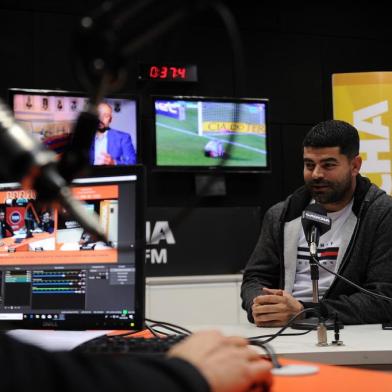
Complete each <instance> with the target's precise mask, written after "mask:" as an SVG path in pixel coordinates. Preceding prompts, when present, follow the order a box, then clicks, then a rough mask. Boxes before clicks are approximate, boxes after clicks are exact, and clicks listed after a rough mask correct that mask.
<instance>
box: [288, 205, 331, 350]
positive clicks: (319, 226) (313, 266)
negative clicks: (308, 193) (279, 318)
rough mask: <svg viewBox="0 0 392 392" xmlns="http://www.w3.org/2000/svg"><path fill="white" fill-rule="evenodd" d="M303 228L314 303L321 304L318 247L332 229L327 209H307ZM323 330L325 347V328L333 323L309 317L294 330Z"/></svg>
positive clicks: (294, 325) (317, 207)
mask: <svg viewBox="0 0 392 392" xmlns="http://www.w3.org/2000/svg"><path fill="white" fill-rule="evenodd" d="M301 223H302V227H303V230H304V234H305V238H306V241H307V242H308V244H309V251H310V260H309V266H310V278H311V280H312V292H313V301H312V302H313V303H314V304H318V303H319V290H318V280H319V267H318V256H317V247H318V244H319V240H320V237H321V236H322V235H323V234H324V233H326V232H327V231H328V230H330V229H331V218H329V217H328V216H327V211H326V209H325V208H324V207H323V206H322V205H321V204H318V203H314V204H310V205H309V206H307V207H306V208H305V210H304V211H303V213H302V218H301ZM320 325H321V327H322V328H321V330H322V335H323V336H322V337H319V343H318V344H319V345H320V346H322V345H325V344H326V343H325V341H326V334H325V328H328V329H332V328H333V327H334V324H333V322H327V323H325V321H324V320H322V319H321V318H319V317H309V318H306V319H303V320H298V321H296V322H295V323H293V325H292V328H294V329H315V328H318V330H319V328H320Z"/></svg>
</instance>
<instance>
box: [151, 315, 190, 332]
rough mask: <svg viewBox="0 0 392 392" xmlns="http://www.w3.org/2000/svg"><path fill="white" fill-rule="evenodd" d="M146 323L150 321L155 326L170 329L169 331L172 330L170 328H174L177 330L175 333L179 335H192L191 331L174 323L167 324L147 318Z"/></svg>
mask: <svg viewBox="0 0 392 392" xmlns="http://www.w3.org/2000/svg"><path fill="white" fill-rule="evenodd" d="M145 321H148V322H150V323H154V324H157V325H158V324H159V325H161V326H163V327H169V328H167V329H170V327H171V328H174V329H177V331H175V332H177V333H178V334H182V335H192V331H190V330H189V329H186V328H184V327H181V326H179V325H176V324H172V323H169V322H166V321H157V320H152V319H148V318H146V319H145ZM172 330H173V329H172Z"/></svg>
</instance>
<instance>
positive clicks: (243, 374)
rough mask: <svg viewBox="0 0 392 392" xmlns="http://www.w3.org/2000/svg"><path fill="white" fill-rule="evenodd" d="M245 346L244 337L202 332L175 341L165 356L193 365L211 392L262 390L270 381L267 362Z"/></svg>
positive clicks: (246, 344) (269, 365) (246, 343)
mask: <svg viewBox="0 0 392 392" xmlns="http://www.w3.org/2000/svg"><path fill="white" fill-rule="evenodd" d="M247 346H248V342H247V340H246V339H243V338H240V337H236V336H231V337H226V336H223V335H222V334H221V333H220V332H217V331H203V332H198V333H195V334H193V335H192V336H191V337H189V338H187V339H185V340H184V341H182V342H181V343H178V344H176V345H175V346H174V347H173V348H172V349H171V350H170V351H169V353H168V355H169V356H171V357H179V358H182V359H184V360H186V361H188V362H190V363H191V364H192V365H194V366H195V367H196V368H197V369H198V370H199V371H200V373H201V374H202V375H203V376H204V377H205V379H206V380H207V381H208V383H209V385H210V387H211V391H213V392H221V391H222V392H223V391H224V392H241V391H250V390H252V391H262V390H265V387H268V386H269V385H270V384H271V382H272V377H271V373H270V369H271V364H270V363H269V362H267V361H264V360H262V359H260V355H259V354H257V353H256V352H255V351H254V350H252V349H250V348H248V347H247Z"/></svg>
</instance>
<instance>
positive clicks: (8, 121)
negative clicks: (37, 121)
mask: <svg viewBox="0 0 392 392" xmlns="http://www.w3.org/2000/svg"><path fill="white" fill-rule="evenodd" d="M74 159H75V160H76V158H74ZM69 160H70V159H69ZM75 163H76V162H75ZM78 163H80V162H78ZM75 166H76V165H75V164H74V165H72V164H71V162H66V164H64V162H63V163H62V165H61V166H60V168H59V166H58V162H57V158H56V155H55V153H54V152H53V151H50V150H49V149H47V148H46V147H45V146H44V145H43V144H41V143H40V142H39V141H38V140H36V139H35V138H34V137H33V135H31V134H29V133H28V132H27V131H25V129H24V128H22V127H21V126H20V125H19V124H18V123H17V122H16V121H15V119H14V117H13V115H12V113H11V111H10V109H9V108H8V107H7V105H5V104H4V103H3V102H2V101H1V100H0V176H2V177H3V178H5V179H7V180H10V179H12V180H14V181H15V180H16V181H19V182H21V183H22V185H23V187H24V188H32V189H35V190H36V192H37V198H38V200H40V201H43V202H46V203H49V202H57V203H59V204H60V205H62V206H64V207H65V209H66V210H67V212H68V213H69V214H70V215H71V216H72V217H73V218H74V219H75V220H76V221H78V222H79V223H80V225H81V226H82V227H83V228H84V229H85V230H86V231H88V232H89V233H90V234H92V235H93V236H95V238H97V240H101V241H104V242H106V241H107V240H106V235H105V232H104V230H103V229H102V227H101V225H100V223H99V220H98V216H97V215H94V214H91V213H89V212H88V211H87V209H86V208H84V206H83V203H81V202H80V201H79V200H77V199H75V198H74V197H73V196H72V193H71V190H70V189H69V187H68V183H67V180H69V179H71V178H72V176H71V175H70V171H71V170H74V169H75ZM64 176H65V177H68V178H67V180H66V179H65V178H64Z"/></svg>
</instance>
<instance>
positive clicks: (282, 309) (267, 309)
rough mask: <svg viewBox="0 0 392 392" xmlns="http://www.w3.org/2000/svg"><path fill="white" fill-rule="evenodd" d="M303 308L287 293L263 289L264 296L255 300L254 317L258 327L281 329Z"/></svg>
mask: <svg viewBox="0 0 392 392" xmlns="http://www.w3.org/2000/svg"><path fill="white" fill-rule="evenodd" d="M303 308H304V307H303V305H302V304H301V302H299V301H297V300H296V299H295V298H294V297H293V296H292V295H291V294H289V293H287V292H286V291H284V290H277V289H267V288H263V295H259V296H258V297H256V298H254V299H253V305H252V315H253V318H254V320H255V324H256V325H257V326H258V327H281V326H283V325H286V323H287V321H288V320H289V319H290V318H291V317H292V316H294V315H295V314H296V313H298V312H300V311H301V310H302V309H303Z"/></svg>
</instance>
